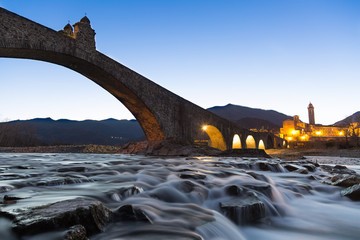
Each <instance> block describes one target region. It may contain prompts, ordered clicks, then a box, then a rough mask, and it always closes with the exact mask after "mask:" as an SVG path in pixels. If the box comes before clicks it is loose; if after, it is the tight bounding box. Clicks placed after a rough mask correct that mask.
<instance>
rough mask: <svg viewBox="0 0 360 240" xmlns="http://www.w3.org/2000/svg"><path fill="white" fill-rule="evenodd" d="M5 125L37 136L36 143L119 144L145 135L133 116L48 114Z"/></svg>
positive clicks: (27, 136)
mask: <svg viewBox="0 0 360 240" xmlns="http://www.w3.org/2000/svg"><path fill="white" fill-rule="evenodd" d="M5 126H6V127H7V128H8V129H9V128H10V129H17V130H16V131H17V132H18V135H19V133H20V134H22V135H26V138H29V137H30V135H31V137H32V138H34V139H36V141H37V143H40V144H50V145H52V144H108V145H119V144H124V143H126V142H129V141H140V140H144V139H145V135H144V133H143V131H142V129H141V127H140V125H139V123H138V122H137V121H136V120H116V119H106V120H102V121H95V120H85V121H72V120H67V119H60V120H57V121H55V120H53V119H51V118H35V119H31V120H21V121H12V122H7V123H1V124H0V127H2V128H3V129H4V128H5ZM0 129H1V128H0ZM13 131H14V130H13ZM0 134H1V131H0ZM13 134H14V133H13ZM15 134H16V133H15ZM0 138H1V135H0Z"/></svg>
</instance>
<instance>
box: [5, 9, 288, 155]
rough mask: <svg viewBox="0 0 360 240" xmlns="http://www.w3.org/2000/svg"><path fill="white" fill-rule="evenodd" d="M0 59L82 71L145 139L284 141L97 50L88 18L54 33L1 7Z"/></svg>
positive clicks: (225, 145) (245, 143) (246, 144)
mask: <svg viewBox="0 0 360 240" xmlns="http://www.w3.org/2000/svg"><path fill="white" fill-rule="evenodd" d="M0 57H6V58H24V59H35V60H40V61H45V62H50V63H54V64H58V65H61V66H64V67H66V68H69V69H72V70H74V71H76V72H78V73H80V74H82V75H84V76H85V77H87V78H89V79H90V80H92V81H94V82H95V83H97V84H98V85H100V86H101V87H103V88H104V89H106V90H107V91H108V92H109V93H111V94H112V95H113V96H114V97H116V98H117V99H118V100H119V101H120V102H121V103H122V104H124V105H125V107H126V108H128V109H129V111H130V112H131V113H132V114H133V115H134V117H135V118H136V119H137V120H138V122H139V123H140V125H141V127H142V129H143V131H144V133H145V135H146V138H147V139H148V140H149V141H154V140H166V139H169V140H174V141H177V142H180V143H194V142H201V141H199V139H204V132H206V133H207V135H208V136H207V138H208V139H210V140H209V143H210V144H211V146H213V147H215V148H218V149H221V150H226V149H232V148H233V145H234V147H235V148H273V147H274V146H276V147H277V146H282V145H283V144H282V140H281V139H278V138H276V137H274V136H273V135H271V134H268V133H257V132H251V131H249V130H247V129H243V128H239V127H238V126H237V125H235V124H234V123H232V122H230V121H229V120H226V119H223V118H221V117H219V116H217V115H215V114H213V113H211V112H209V111H207V110H205V109H203V108H201V107H199V106H197V105H195V104H193V103H191V102H189V101H187V100H186V99H183V98H181V97H180V96H177V95H176V94H174V93H172V92H170V91H168V90H166V89H165V88H163V87H161V86H159V85H157V84H156V83H154V82H152V81H150V80H149V79H147V78H145V77H143V76H141V75H140V74H138V73H136V72H134V71H132V70H131V69H129V68H127V67H125V66H124V65H122V64H120V63H118V62H116V61H114V60H113V59H111V58H109V57H107V56H105V55H104V54H102V53H100V52H98V51H97V50H96V47H95V32H94V30H93V29H92V28H91V25H90V21H89V19H88V18H87V17H84V18H82V19H81V20H80V22H78V23H76V24H74V25H73V26H71V25H70V24H67V25H66V26H65V28H64V29H63V30H60V31H54V30H52V29H50V28H47V27H45V26H43V25H40V24H38V23H36V22H33V21H31V20H29V19H26V18H24V17H21V16H19V15H17V14H15V13H12V12H9V11H7V10H5V9H3V8H0ZM7 80H9V79H7ZM2 81H6V80H5V79H3V80H2Z"/></svg>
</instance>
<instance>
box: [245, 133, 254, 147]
mask: <svg viewBox="0 0 360 240" xmlns="http://www.w3.org/2000/svg"><path fill="white" fill-rule="evenodd" d="M246 148H252V149H254V148H255V149H256V142H255V138H254V137H253V136H252V135H248V136H247V137H246Z"/></svg>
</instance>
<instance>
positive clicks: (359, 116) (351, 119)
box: [334, 111, 360, 125]
mask: <svg viewBox="0 0 360 240" xmlns="http://www.w3.org/2000/svg"><path fill="white" fill-rule="evenodd" d="M353 122H360V111H358V112H356V113H354V114H353V115H351V116H349V117H347V118H344V119H343V120H341V121H338V122H336V123H335V124H334V125H344V124H345V125H346V124H349V123H353Z"/></svg>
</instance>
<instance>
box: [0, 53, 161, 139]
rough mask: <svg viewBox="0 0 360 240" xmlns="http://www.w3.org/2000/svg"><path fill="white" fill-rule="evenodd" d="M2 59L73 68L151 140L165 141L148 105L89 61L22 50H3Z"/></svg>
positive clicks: (56, 54)
mask: <svg viewBox="0 0 360 240" xmlns="http://www.w3.org/2000/svg"><path fill="white" fill-rule="evenodd" d="M0 57H6V58H22V59H33V60H40V61H45V62H49V63H54V64H58V65H61V66H64V67H66V68H69V69H72V70H74V71H76V72H78V73H80V74H81V75H83V76H85V77H87V78H89V79H90V80H92V81H94V82H95V83H97V84H98V85H100V86H101V87H103V88H104V89H105V90H107V91H108V92H109V93H111V94H112V95H113V96H114V97H115V98H117V99H118V100H119V101H120V102H121V103H122V104H124V106H125V107H126V108H127V109H129V111H130V112H131V113H132V114H133V115H134V117H135V118H136V119H137V120H138V122H139V124H140V126H141V127H142V129H143V131H144V133H145V136H146V138H147V139H148V140H149V141H155V140H164V139H165V135H164V132H163V130H162V128H161V125H160V123H159V122H158V120H157V119H156V117H155V115H154V114H153V113H152V111H151V110H150V109H149V107H148V106H147V105H146V104H145V102H144V101H143V100H142V99H141V98H140V97H139V96H137V95H136V94H135V93H134V92H133V91H132V90H130V89H129V88H128V87H126V86H125V85H124V84H123V83H121V81H120V80H119V79H117V78H115V77H114V76H113V75H112V74H110V73H108V72H107V71H105V70H103V69H101V68H100V67H98V66H96V65H95V64H93V63H91V62H89V61H86V60H83V59H80V58H78V57H74V56H70V55H67V54H62V53H57V52H51V51H43V50H31V49H22V48H0Z"/></svg>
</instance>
